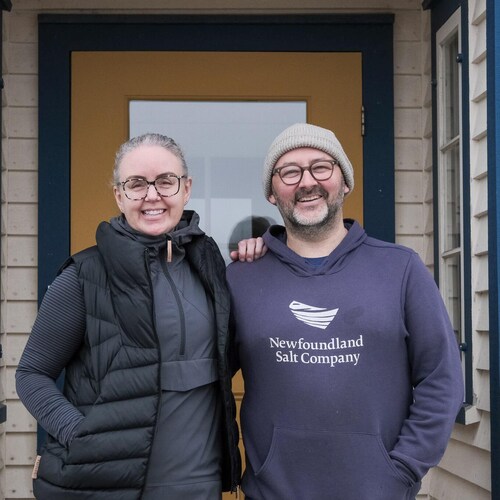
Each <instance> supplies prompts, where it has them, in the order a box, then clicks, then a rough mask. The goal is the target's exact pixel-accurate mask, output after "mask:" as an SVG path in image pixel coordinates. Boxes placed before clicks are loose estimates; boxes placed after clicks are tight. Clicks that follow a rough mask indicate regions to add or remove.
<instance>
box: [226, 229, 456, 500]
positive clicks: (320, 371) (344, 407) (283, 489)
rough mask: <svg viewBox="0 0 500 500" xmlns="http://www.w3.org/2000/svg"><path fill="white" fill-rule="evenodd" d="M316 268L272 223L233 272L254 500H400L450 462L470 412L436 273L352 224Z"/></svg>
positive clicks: (237, 361) (247, 485) (247, 487)
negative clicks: (464, 406)
mask: <svg viewBox="0 0 500 500" xmlns="http://www.w3.org/2000/svg"><path fill="white" fill-rule="evenodd" d="M346 227H347V228H348V229H349V231H348V234H347V236H346V237H345V238H344V240H343V241H342V242H341V244H340V245H339V246H338V247H337V248H336V249H335V250H334V251H333V252H332V253H331V254H330V255H329V256H328V257H326V258H325V259H324V261H323V263H322V264H321V265H320V266H318V267H313V266H311V265H310V264H309V263H307V262H306V261H305V259H304V258H303V257H300V256H299V255H297V254H296V253H294V252H293V251H292V250H290V249H289V248H288V247H287V246H286V243H285V238H286V235H285V230H284V228H283V227H281V226H273V227H271V228H270V230H269V231H268V232H267V233H266V235H265V236H264V240H265V242H266V245H267V246H268V248H269V251H268V253H267V254H266V255H265V256H264V257H263V258H262V259H259V260H257V261H256V262H254V263H251V264H248V263H240V262H236V263H233V264H231V265H230V266H229V267H228V271H227V277H228V281H229V285H230V290H231V297H232V311H233V316H234V317H233V321H234V333H235V344H234V350H235V353H234V356H233V362H234V368H235V370H236V369H238V368H241V369H242V372H243V378H244V381H245V396H244V399H243V403H242V407H241V425H242V432H243V440H244V444H245V450H246V471H245V474H244V477H243V483H242V489H243V491H244V493H245V495H246V496H247V497H248V498H250V499H259V500H260V499H263V500H269V499H273V500H274V499H285V498H286V499H288V500H293V499H297V500H307V499H318V498H332V499H338V500H367V499H369V500H402V499H411V498H414V497H415V495H416V493H417V492H418V490H419V488H420V480H421V479H422V477H423V476H424V475H425V474H426V472H427V471H428V470H429V468H430V467H432V466H434V465H436V464H437V463H438V461H439V460H440V458H441V457H442V455H443V453H444V450H445V448H446V444H447V442H448V439H449V437H450V433H451V430H452V428H453V424H454V421H455V417H456V415H457V412H458V410H459V408H460V406H461V403H462V401H463V399H462V398H463V380H462V371H461V364H460V356H459V350H458V346H457V341H456V338H455V336H454V333H453V330H452V327H451V324H450V321H449V318H448V315H447V312H446V309H445V307H444V304H443V301H442V299H441V296H440V293H439V290H438V288H437V287H436V284H435V282H434V280H433V279H432V276H431V274H430V273H429V271H428V270H427V268H426V267H425V266H424V264H423V263H422V261H421V260H420V258H419V257H418V256H417V254H416V253H415V252H414V251H412V250H410V249H408V248H405V247H402V246H399V245H394V244H392V243H386V242H383V241H379V240H375V239H373V238H369V237H368V236H367V235H366V233H365V232H364V230H363V229H362V228H361V227H360V226H359V224H357V223H356V222H353V221H346Z"/></svg>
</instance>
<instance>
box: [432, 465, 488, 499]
mask: <svg viewBox="0 0 500 500" xmlns="http://www.w3.org/2000/svg"><path fill="white" fill-rule="evenodd" d="M430 487H431V491H432V497H431V498H433V499H438V498H439V500H491V493H490V492H489V491H488V490H487V489H485V488H481V487H479V486H476V485H474V484H471V483H470V482H467V481H464V480H463V479H461V478H460V477H459V476H457V475H452V474H450V473H448V472H446V471H443V470H440V469H438V470H436V471H434V474H433V475H432V477H431V485H430Z"/></svg>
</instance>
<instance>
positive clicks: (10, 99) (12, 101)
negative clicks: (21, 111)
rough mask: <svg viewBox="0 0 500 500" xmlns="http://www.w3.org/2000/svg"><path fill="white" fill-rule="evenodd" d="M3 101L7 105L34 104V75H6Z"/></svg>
mask: <svg viewBox="0 0 500 500" xmlns="http://www.w3.org/2000/svg"><path fill="white" fill-rule="evenodd" d="M4 82H5V87H4V91H3V102H4V104H5V105H7V106H36V105H37V104H38V97H37V96H38V92H37V89H38V78H37V77H36V76H35V75H7V76H6V77H5V78H4Z"/></svg>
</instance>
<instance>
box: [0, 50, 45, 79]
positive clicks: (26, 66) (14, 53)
mask: <svg viewBox="0 0 500 500" xmlns="http://www.w3.org/2000/svg"><path fill="white" fill-rule="evenodd" d="M36 49H37V46H36V45H35V44H33V43H10V42H7V43H4V50H3V54H4V65H3V66H4V71H5V72H6V73H8V74H20V75H35V74H37V73H38V57H37V53H36Z"/></svg>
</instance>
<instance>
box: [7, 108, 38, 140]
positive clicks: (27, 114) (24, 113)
mask: <svg viewBox="0 0 500 500" xmlns="http://www.w3.org/2000/svg"><path fill="white" fill-rule="evenodd" d="M4 113H6V117H5V118H6V120H5V122H4V123H5V124H6V134H7V135H8V136H11V137H19V138H31V139H34V138H35V137H36V136H37V134H38V123H37V109H36V108H7V109H6V111H4Z"/></svg>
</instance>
